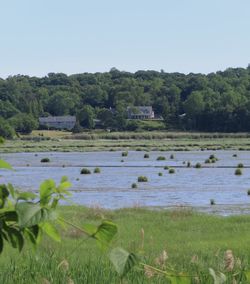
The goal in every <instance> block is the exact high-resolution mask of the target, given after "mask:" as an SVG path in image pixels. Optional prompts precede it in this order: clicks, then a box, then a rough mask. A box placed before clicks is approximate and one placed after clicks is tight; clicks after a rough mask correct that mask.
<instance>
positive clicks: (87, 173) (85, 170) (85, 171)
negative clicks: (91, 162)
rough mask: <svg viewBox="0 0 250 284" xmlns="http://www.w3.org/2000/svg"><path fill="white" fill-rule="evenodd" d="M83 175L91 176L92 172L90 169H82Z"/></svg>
mask: <svg viewBox="0 0 250 284" xmlns="http://www.w3.org/2000/svg"><path fill="white" fill-rule="evenodd" d="M81 174H82V175H89V174H91V171H90V170H89V169H87V168H82V169H81Z"/></svg>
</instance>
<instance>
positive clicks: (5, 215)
mask: <svg viewBox="0 0 250 284" xmlns="http://www.w3.org/2000/svg"><path fill="white" fill-rule="evenodd" d="M0 220H2V221H5V222H17V220H18V216H17V213H16V211H5V212H2V213H0Z"/></svg>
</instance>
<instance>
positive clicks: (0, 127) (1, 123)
mask: <svg viewBox="0 0 250 284" xmlns="http://www.w3.org/2000/svg"><path fill="white" fill-rule="evenodd" d="M14 135H15V131H14V129H13V128H12V127H11V125H10V124H9V123H8V122H7V121H6V120H5V119H3V118H2V117H0V136H1V137H3V138H7V139H11V138H13V137H14Z"/></svg>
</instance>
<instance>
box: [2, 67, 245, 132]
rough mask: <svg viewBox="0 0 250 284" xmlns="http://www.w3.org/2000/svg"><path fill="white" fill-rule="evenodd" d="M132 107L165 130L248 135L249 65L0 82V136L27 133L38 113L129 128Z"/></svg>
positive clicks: (82, 123)
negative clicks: (160, 121)
mask: <svg viewBox="0 0 250 284" xmlns="http://www.w3.org/2000/svg"><path fill="white" fill-rule="evenodd" d="M138 105H145V106H146V105H147V106H148V105H152V106H153V109H154V111H155V114H156V115H157V116H159V117H163V118H164V121H165V124H166V129H185V130H199V131H225V132H226V131H250V67H247V68H229V69H227V70H225V71H223V72H216V73H210V74H208V75H203V74H192V73H190V74H188V75H185V74H181V73H165V72H164V71H161V72H156V71H137V72H135V73H129V72H123V71H119V70H117V69H115V68H112V69H111V70H110V72H105V73H94V74H91V73H83V74H75V75H70V76H67V75H65V74H63V73H49V74H48V75H47V76H46V77H43V78H37V77H29V76H22V75H17V76H13V77H8V78H7V79H5V80H4V79H0V120H1V127H0V135H1V129H2V128H5V129H6V128H11V127H12V128H14V129H15V130H16V131H21V132H25V133H28V132H29V131H30V130H31V129H34V128H36V127H37V118H38V117H39V116H41V115H68V114H69V115H76V116H77V117H78V122H79V126H81V127H85V128H94V127H95V125H94V119H100V120H101V121H102V123H103V127H110V128H113V129H117V130H125V129H131V130H133V129H136V127H137V125H136V123H135V122H131V121H127V120H126V108H127V106H138ZM110 108H112V109H115V110H116V111H111V110H110ZM3 121H4V123H3ZM3 125H4V127H3ZM2 132H3V131H2ZM9 132H11V130H10V131H9ZM9 135H10V136H11V133H9ZM5 136H6V135H5Z"/></svg>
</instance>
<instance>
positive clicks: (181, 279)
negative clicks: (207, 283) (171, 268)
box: [167, 275, 191, 284]
mask: <svg viewBox="0 0 250 284" xmlns="http://www.w3.org/2000/svg"><path fill="white" fill-rule="evenodd" d="M167 279H168V280H170V282H171V284H190V283H191V278H190V277H188V276H184V275H182V276H177V275H176V276H167Z"/></svg>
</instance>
